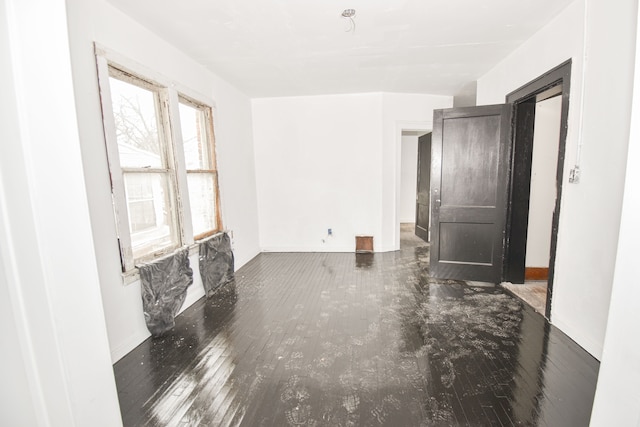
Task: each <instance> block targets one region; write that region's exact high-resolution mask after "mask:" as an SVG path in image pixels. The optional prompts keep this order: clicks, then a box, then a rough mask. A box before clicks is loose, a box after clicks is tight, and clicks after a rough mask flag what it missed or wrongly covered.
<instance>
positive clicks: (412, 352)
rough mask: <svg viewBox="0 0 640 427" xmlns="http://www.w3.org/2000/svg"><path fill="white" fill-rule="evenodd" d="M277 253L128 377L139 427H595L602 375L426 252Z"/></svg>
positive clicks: (157, 344)
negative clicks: (441, 272) (432, 267)
mask: <svg viewBox="0 0 640 427" xmlns="http://www.w3.org/2000/svg"><path fill="white" fill-rule="evenodd" d="M363 255H365V256H360V255H356V254H348V253H286V254H279V253H264V254H261V255H259V256H257V257H256V258H255V259H253V260H252V261H251V262H249V263H248V264H247V265H245V266H244V267H243V268H241V269H240V270H239V271H238V272H237V273H236V282H235V283H232V284H230V285H228V286H225V287H224V288H223V289H221V290H220V291H219V292H218V293H217V294H216V295H215V296H214V297H213V298H212V299H209V300H205V299H203V300H200V301H198V302H197V303H196V304H194V305H193V306H192V307H190V308H189V309H187V310H186V311H185V312H184V313H183V314H182V315H180V316H179V317H178V318H177V321H176V327H175V329H174V330H173V331H171V332H170V333H169V334H167V335H166V336H165V337H163V338H158V339H149V340H147V341H145V342H144V343H143V344H141V345H140V346H139V347H138V348H136V349H135V350H134V351H133V352H131V353H130V354H128V355H127V356H125V357H124V358H123V359H122V360H120V361H119V362H118V363H116V365H115V366H114V370H115V376H116V382H117V386H118V393H119V398H120V405H121V410H122V416H123V421H124V425H125V426H141V425H145V426H177V425H189V426H191V425H194V426H221V425H243V426H296V425H297V426H301V425H305V426H318V427H319V426H375V425H387V426H420V425H424V426H432V425H436V426H452V425H454V426H457V425H460V426H463V425H464V426H468V425H473V426H484V425H503V426H504V425H509V426H511V425H528V426H532V425H548V426H583V425H588V423H589V416H590V410H591V405H592V402H593V396H594V390H595V384H596V377H597V373H598V362H597V361H596V360H595V359H593V358H592V357H591V356H590V355H589V354H587V353H586V352H585V351H584V350H583V349H581V348H580V347H579V346H577V345H576V344H575V343H574V342H573V341H571V340H570V339H569V338H567V337H566V336H565V335H564V334H563V333H561V332H560V331H558V330H557V329H556V328H555V327H553V326H552V325H550V324H549V323H548V322H546V320H545V319H544V318H543V317H542V316H540V315H539V314H537V313H535V312H534V311H533V310H532V309H531V308H530V307H529V306H527V305H526V304H523V303H522V302H521V301H520V300H518V299H516V298H514V297H512V296H510V295H509V294H507V293H505V291H504V290H503V289H502V288H500V287H495V286H494V287H477V286H469V285H466V284H464V283H462V282H455V281H444V282H443V281H439V280H435V279H433V278H431V277H429V275H428V271H429V262H428V260H429V249H428V246H426V245H424V244H423V245H421V246H416V247H409V248H403V249H401V250H399V251H396V252H387V253H376V254H363Z"/></svg>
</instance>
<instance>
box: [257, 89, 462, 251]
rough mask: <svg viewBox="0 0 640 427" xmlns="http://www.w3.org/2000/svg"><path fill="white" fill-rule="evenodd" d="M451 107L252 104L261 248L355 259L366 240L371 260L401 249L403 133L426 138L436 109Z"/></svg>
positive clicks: (358, 102)
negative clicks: (358, 244) (360, 239)
mask: <svg viewBox="0 0 640 427" xmlns="http://www.w3.org/2000/svg"><path fill="white" fill-rule="evenodd" d="M452 102H453V101H452V97H449V96H431V95H413V94H390V93H384V94H380V93H369V94H355V95H326V96H304V97H286V98H263V99H254V100H253V124H254V128H253V134H254V136H255V150H256V174H257V180H258V202H259V204H258V206H259V212H260V242H261V246H262V248H263V249H264V250H267V251H343V252H352V251H354V249H355V236H356V235H358V234H364V235H372V236H373V237H374V249H375V250H376V251H385V250H394V249H398V248H399V244H400V233H399V223H400V221H399V218H400V217H399V201H400V187H401V175H400V170H401V167H400V162H401V138H402V130H403V129H405V130H430V129H431V121H432V117H433V109H434V108H443V107H448V106H451V104H452ZM328 228H331V229H332V230H333V233H334V235H333V236H332V237H327V229H328ZM323 240H324V242H323Z"/></svg>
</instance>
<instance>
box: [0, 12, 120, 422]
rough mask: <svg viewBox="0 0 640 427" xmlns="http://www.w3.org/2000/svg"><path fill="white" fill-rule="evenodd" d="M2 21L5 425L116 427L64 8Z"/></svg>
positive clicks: (0, 16) (0, 282) (0, 242)
mask: <svg viewBox="0 0 640 427" xmlns="http://www.w3.org/2000/svg"><path fill="white" fill-rule="evenodd" d="M0 11H1V12H0V63H1V64H2V71H1V72H0V77H1V78H0V92H1V93H2V96H1V97H0V99H1V100H0V118H1V119H2V124H1V125H0V140H2V143H0V257H1V260H0V265H1V266H2V269H0V287H1V290H2V300H3V301H2V306H3V308H2V316H3V321H2V330H3V345H2V348H3V350H2V352H3V356H2V365H3V375H2V377H3V381H4V382H5V384H4V386H3V387H2V388H3V389H4V391H3V393H2V399H1V400H2V403H1V404H0V405H1V407H2V424H3V425H47V426H49V425H51V426H89V425H90V426H118V425H121V421H120V411H119V408H118V400H117V394H116V388H115V381H114V378H113V370H112V367H111V360H110V357H109V347H108V340H107V331H106V326H105V319H104V314H103V310H102V302H101V296H100V286H99V277H98V270H97V265H96V255H95V252H94V247H93V241H92V237H91V224H90V217H89V208H88V203H87V196H86V187H85V181H84V177H83V173H82V172H83V171H82V169H83V165H82V158H81V153H80V150H81V148H80V139H79V136H78V129H77V127H78V123H77V121H76V110H75V105H74V99H73V86H72V76H71V68H70V57H69V54H70V52H69V40H68V34H67V25H66V24H67V23H66V16H65V2H64V1H63V0H20V1H17V0H0ZM34 11H35V12H34ZM7 306H8V307H7ZM5 310H6V311H5ZM5 321H7V322H8V323H5ZM5 332H6V333H7V335H4V333H5ZM6 370H11V371H12V372H10V373H6V372H5V371H6ZM5 374H6V375H5ZM25 380H26V383H25ZM13 381H16V382H15V383H14V382H13Z"/></svg>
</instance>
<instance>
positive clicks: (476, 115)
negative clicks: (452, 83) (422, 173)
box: [430, 104, 512, 283]
mask: <svg viewBox="0 0 640 427" xmlns="http://www.w3.org/2000/svg"><path fill="white" fill-rule="evenodd" d="M511 112H512V105H511V104H501V105H488V106H481V107H468V108H452V109H447V110H436V111H435V112H434V127H433V137H432V163H431V189H432V190H431V191H432V192H431V198H432V209H431V263H430V275H431V276H433V277H438V278H445V279H458V280H473V281H484V282H493V283H499V282H500V281H501V278H502V269H503V262H504V250H505V245H504V238H505V230H506V214H507V190H508V185H509V159H510V146H511Z"/></svg>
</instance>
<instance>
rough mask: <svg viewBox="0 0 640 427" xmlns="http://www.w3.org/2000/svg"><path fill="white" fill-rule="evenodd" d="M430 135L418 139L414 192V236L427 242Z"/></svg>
mask: <svg viewBox="0 0 640 427" xmlns="http://www.w3.org/2000/svg"><path fill="white" fill-rule="evenodd" d="M430 187H431V133H428V134H426V135H423V136H421V137H420V138H418V185H417V190H416V236H418V237H420V238H421V239H422V240H424V241H425V242H428V241H429V212H430V206H429V199H430V197H429V196H430V194H431V188H430Z"/></svg>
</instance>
